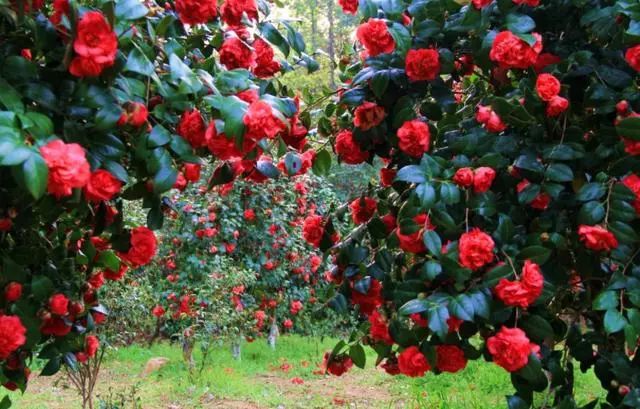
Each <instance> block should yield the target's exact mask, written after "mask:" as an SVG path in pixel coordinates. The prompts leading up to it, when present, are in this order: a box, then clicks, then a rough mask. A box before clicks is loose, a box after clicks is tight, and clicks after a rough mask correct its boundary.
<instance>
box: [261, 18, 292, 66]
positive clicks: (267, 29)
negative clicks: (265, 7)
mask: <svg viewBox="0 0 640 409" xmlns="http://www.w3.org/2000/svg"><path fill="white" fill-rule="evenodd" d="M260 32H261V33H262V35H263V36H264V38H266V39H267V41H269V42H270V43H271V44H273V45H275V46H276V47H278V48H279V49H280V51H282V54H284V56H285V58H288V57H289V52H290V49H291V48H290V46H289V42H288V41H287V40H286V39H285V38H284V37H283V36H282V34H281V33H280V31H278V29H277V28H275V26H274V25H273V24H271V23H268V22H267V23H263V24H262V25H261V27H260Z"/></svg>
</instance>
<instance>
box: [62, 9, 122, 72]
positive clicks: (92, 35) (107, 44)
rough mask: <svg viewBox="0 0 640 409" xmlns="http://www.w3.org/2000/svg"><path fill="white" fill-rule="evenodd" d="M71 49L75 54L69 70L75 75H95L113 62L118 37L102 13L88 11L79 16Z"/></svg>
mask: <svg viewBox="0 0 640 409" xmlns="http://www.w3.org/2000/svg"><path fill="white" fill-rule="evenodd" d="M73 50H74V51H75V53H76V56H75V57H74V58H73V60H72V61H71V65H70V66H69V72H70V73H71V74H73V75H75V76H76V77H97V76H99V75H100V74H101V73H102V71H103V70H104V69H105V68H109V67H111V66H112V65H113V64H114V62H115V60H116V54H117V52H118V37H116V33H115V32H114V31H113V30H112V29H111V27H110V26H109V23H108V22H107V20H106V19H105V18H104V15H102V13H100V12H99V11H88V12H86V13H84V15H83V16H82V17H80V21H78V25H77V27H76V36H75V39H74V41H73Z"/></svg>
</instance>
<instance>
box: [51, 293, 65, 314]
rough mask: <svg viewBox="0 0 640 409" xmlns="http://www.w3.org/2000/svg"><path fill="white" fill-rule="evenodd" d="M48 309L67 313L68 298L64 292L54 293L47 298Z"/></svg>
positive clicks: (56, 312) (53, 312) (58, 312)
mask: <svg viewBox="0 0 640 409" xmlns="http://www.w3.org/2000/svg"><path fill="white" fill-rule="evenodd" d="M49 311H51V313H52V314H56V315H60V316H64V315H67V314H68V313H69V299H68V298H67V297H66V296H65V295H64V294H55V295H52V296H51V298H49Z"/></svg>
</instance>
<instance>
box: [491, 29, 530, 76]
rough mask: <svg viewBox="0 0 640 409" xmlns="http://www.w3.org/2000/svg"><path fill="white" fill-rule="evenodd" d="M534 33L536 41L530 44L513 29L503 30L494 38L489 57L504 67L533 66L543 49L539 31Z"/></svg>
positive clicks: (523, 67)
mask: <svg viewBox="0 0 640 409" xmlns="http://www.w3.org/2000/svg"><path fill="white" fill-rule="evenodd" d="M532 35H533V37H534V38H535V40H536V42H535V44H534V45H533V46H530V45H529V44H527V42H526V41H524V40H523V39H521V38H520V37H518V36H516V35H515V34H513V33H512V32H511V31H501V32H500V33H498V35H496V38H495V39H494V40H493V44H492V45H491V51H490V52H489V58H491V61H495V62H497V63H498V64H500V67H504V68H521V69H526V68H529V67H531V66H532V65H533V64H535V62H536V60H537V58H538V54H540V51H542V37H541V36H540V34H538V33H532Z"/></svg>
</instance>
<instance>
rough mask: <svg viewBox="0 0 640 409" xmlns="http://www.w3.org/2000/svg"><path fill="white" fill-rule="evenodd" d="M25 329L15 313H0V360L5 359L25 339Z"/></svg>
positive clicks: (22, 343)
mask: <svg viewBox="0 0 640 409" xmlns="http://www.w3.org/2000/svg"><path fill="white" fill-rule="evenodd" d="M26 333H27V329H26V328H25V327H24V325H22V321H20V318H19V317H17V316H15V315H0V360H4V359H7V358H8V357H9V355H11V354H12V353H13V352H14V351H15V350H16V349H18V348H20V347H21V346H22V345H24V343H25V342H26V341H27V337H26Z"/></svg>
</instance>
